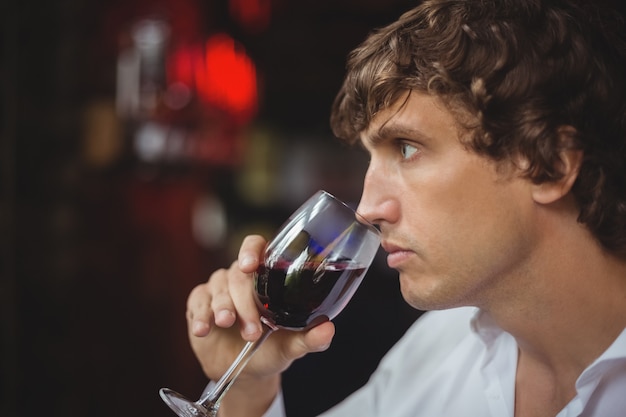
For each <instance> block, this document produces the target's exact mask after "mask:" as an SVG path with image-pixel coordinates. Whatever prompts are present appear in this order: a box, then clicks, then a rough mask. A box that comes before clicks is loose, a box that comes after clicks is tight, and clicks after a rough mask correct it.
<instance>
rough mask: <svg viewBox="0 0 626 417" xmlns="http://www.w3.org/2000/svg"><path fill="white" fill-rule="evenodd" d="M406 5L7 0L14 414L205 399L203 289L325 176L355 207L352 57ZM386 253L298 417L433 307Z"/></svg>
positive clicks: (143, 411) (5, 204) (0, 382)
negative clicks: (414, 303)
mask: <svg viewBox="0 0 626 417" xmlns="http://www.w3.org/2000/svg"><path fill="white" fill-rule="evenodd" d="M415 3H416V2H415V1H406V0H394V1H391V0H387V1H378V0H323V1H322V0H318V1H308V2H306V1H295V0H292V1H288V0H202V1H201V0H55V1H18V0H3V1H2V3H1V11H0V19H1V22H2V23H1V25H0V28H1V29H0V30H1V31H2V32H1V33H2V36H1V37H0V39H1V44H0V82H1V98H2V101H1V105H2V110H1V113H0V128H1V130H0V135H1V136H0V140H1V142H0V145H1V148H0V158H1V159H0V245H1V246H0V249H1V252H0V274H1V280H0V309H1V311H0V318H1V331H2V333H1V345H0V347H1V350H0V415H1V416H2V417H31V416H39V415H46V416H64V417H75V416H91V417H100V416H107V417H110V416H129V417H130V416H133V417H134V416H138V415H145V416H148V415H150V416H164V417H165V416H171V415H173V414H172V413H171V412H170V411H169V409H167V407H166V406H165V405H164V404H163V403H162V402H161V400H160V398H159V397H158V394H157V391H158V389H159V388H160V387H163V386H169V387H172V388H175V389H177V390H179V391H181V392H183V393H185V394H188V395H189V396H192V397H195V396H197V395H199V393H200V392H201V390H202V389H203V387H204V385H205V384H206V379H205V377H204V376H203V375H202V373H201V371H200V368H199V366H198V364H197V362H196V360H195V359H194V357H193V354H192V352H191V349H190V348H189V346H188V341H187V336H186V325H185V320H184V312H185V301H186V297H187V294H188V293H189V291H190V290H191V289H192V288H193V287H194V286H195V285H197V284H198V283H200V282H203V281H205V280H206V279H207V278H208V276H209V274H210V273H211V271H213V270H215V269H216V268H218V267H222V266H226V265H228V264H229V263H230V261H231V260H232V259H233V257H234V256H235V253H236V250H237V248H238V245H239V242H240V240H241V237H242V236H244V235H245V234H247V233H251V232H255V233H262V234H265V235H266V236H268V237H269V236H270V235H271V234H272V232H273V230H275V228H276V227H277V226H278V225H279V223H281V222H282V220H284V218H285V216H286V215H288V214H289V213H290V212H291V211H292V210H293V209H294V208H295V207H297V206H298V205H299V204H300V203H302V202H303V201H304V200H305V199H306V198H307V197H308V196H309V195H310V194H312V193H313V192H314V191H316V190H317V189H319V188H325V189H327V190H329V191H331V192H333V193H335V194H336V195H338V196H339V197H341V198H343V199H345V200H348V201H350V202H351V203H354V204H356V203H357V202H358V198H359V194H360V190H361V179H362V175H363V172H364V170H365V163H366V160H365V155H363V154H362V153H360V151H358V150H353V149H348V148H347V147H346V146H344V145H342V144H340V143H339V142H338V141H337V140H335V139H334V138H333V137H332V134H331V132H330V131H329V128H328V116H329V108H330V105H331V102H332V100H333V98H334V95H335V93H336V91H337V89H338V88H339V85H340V83H341V79H342V76H343V68H344V64H345V58H346V55H347V53H348V52H349V51H350V50H351V49H352V48H354V47H355V46H356V45H357V44H358V43H359V42H360V41H361V40H362V39H363V38H364V36H365V35H366V33H367V32H369V31H370V30H371V29H373V28H375V27H377V26H381V25H383V24H386V23H388V22H390V21H392V20H393V19H395V18H396V17H397V16H398V15H399V14H400V13H401V12H402V11H404V10H406V9H408V8H409V7H410V6H412V5H413V4H415ZM384 264H385V263H384V260H383V259H380V260H377V262H376V263H375V265H374V266H373V267H372V270H371V272H370V273H369V274H368V277H367V278H366V281H365V283H364V285H363V286H362V287H361V289H360V290H359V291H358V292H357V295H356V298H355V299H354V301H353V302H352V303H351V304H350V305H349V307H348V308H347V310H346V311H344V313H342V315H340V316H339V317H338V318H337V320H336V323H337V327H338V329H337V336H336V340H335V343H334V344H333V346H332V348H331V349H330V350H329V351H328V352H325V353H321V354H316V355H309V356H308V357H307V358H305V359H303V360H301V361H299V362H297V363H296V364H295V365H294V366H293V367H292V368H291V369H290V370H289V371H288V372H287V373H286V375H285V378H284V389H285V393H286V402H287V408H288V410H289V414H290V415H291V416H312V415H316V414H317V413H319V412H320V411H323V410H324V409H326V408H327V407H329V406H330V405H332V404H334V403H335V402H337V401H339V400H340V399H341V398H343V397H344V396H345V395H347V393H349V392H350V391H352V390H354V389H355V388H357V387H358V386H359V385H361V384H363V383H364V382H365V381H366V380H367V377H368V376H369V374H370V373H371V371H372V370H373V369H374V367H375V366H376V364H377V363H378V360H379V358H380V357H381V355H382V354H383V353H384V352H385V351H386V350H387V349H388V347H389V346H390V345H391V344H392V343H393V342H394V341H395V340H396V339H397V338H398V337H399V336H400V335H401V334H402V332H403V331H404V329H406V327H407V326H408V325H409V324H410V323H411V322H412V321H413V320H414V319H415V317H417V315H418V314H419V313H417V312H414V311H412V310H411V309H410V308H409V307H407V306H406V304H404V301H403V300H402V299H401V297H400V294H399V292H398V283H397V280H396V278H395V275H394V274H393V273H392V272H390V271H389V270H387V269H386V267H385V265H384Z"/></svg>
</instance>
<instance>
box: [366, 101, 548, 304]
mask: <svg viewBox="0 0 626 417" xmlns="http://www.w3.org/2000/svg"><path fill="white" fill-rule="evenodd" d="M460 135H461V131H460V130H459V129H458V128H457V123H456V120H455V118H454V116H453V115H452V114H451V113H450V112H449V111H448V110H446V109H445V107H444V105H443V104H442V103H441V101H439V100H438V99H436V98H435V97H432V96H429V95H425V94H419V93H415V92H412V93H411V94H410V95H409V97H408V100H407V101H406V103H400V104H396V105H395V106H392V107H391V108H388V109H386V110H384V111H382V112H380V113H379V114H378V115H376V117H375V118H374V120H373V121H372V123H371V125H370V126H369V127H368V128H367V130H366V131H364V132H363V133H362V135H361V141H362V143H363V145H364V147H365V148H366V150H367V151H368V152H369V154H370V157H371V160H370V165H369V167H368V170H367V174H366V176H365V182H364V190H363V196H362V199H361V203H360V205H359V209H358V210H359V212H360V213H361V214H363V215H364V216H365V217H366V218H367V219H368V220H370V221H371V222H373V223H376V224H378V225H379V226H380V228H381V231H382V234H383V247H384V249H385V250H386V251H387V252H389V255H388V258H387V261H388V264H389V266H390V267H391V268H394V269H396V270H398V271H399V273H400V286H401V290H402V294H403V296H404V298H405V299H406V300H407V301H408V302H409V303H410V304H411V305H413V306H414V307H416V308H419V309H424V310H428V309H440V308H450V307H455V306H460V305H477V306H480V307H483V308H488V307H489V305H490V303H492V302H494V301H504V300H505V299H506V297H510V296H514V294H515V288H516V287H515V286H516V283H518V282H520V280H518V279H517V278H519V277H520V276H521V274H526V271H527V270H528V267H529V264H530V263H531V260H530V257H531V256H530V255H531V249H532V245H533V235H534V230H536V227H537V226H536V224H535V223H536V221H535V220H536V219H534V218H533V216H534V209H533V207H534V202H533V200H532V196H531V184H530V182H528V181H527V180H524V179H522V178H520V177H519V176H518V175H516V172H515V171H514V170H512V169H509V170H506V169H498V168H497V166H496V164H495V163H494V162H492V161H490V160H488V159H487V158H485V157H481V156H479V155H477V154H476V153H474V152H472V151H471V150H468V149H467V148H465V147H464V146H463V144H462V142H461V137H460ZM517 285H519V284H517Z"/></svg>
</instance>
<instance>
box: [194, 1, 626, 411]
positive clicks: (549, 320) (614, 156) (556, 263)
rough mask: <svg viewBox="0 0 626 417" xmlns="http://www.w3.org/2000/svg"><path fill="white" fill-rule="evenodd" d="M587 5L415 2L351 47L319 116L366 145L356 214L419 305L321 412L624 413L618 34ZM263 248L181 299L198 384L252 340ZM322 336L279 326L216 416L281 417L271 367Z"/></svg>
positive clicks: (623, 163) (622, 86) (625, 282)
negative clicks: (371, 365) (346, 391)
mask: <svg viewBox="0 0 626 417" xmlns="http://www.w3.org/2000/svg"><path fill="white" fill-rule="evenodd" d="M592 3H596V2H589V1H582V0H581V1H576V0H570V1H567V0H552V1H549V0H545V1H542V0H508V1H507V0H467V1H464V0H432V1H425V2H424V3H423V4H421V5H420V6H418V7H416V8H415V9H414V10H412V11H409V12H408V13H406V14H405V15H403V16H402V17H401V18H400V19H399V20H398V21H397V22H395V23H393V24H391V25H390V26H388V27H386V28H383V29H381V30H379V31H376V32H375V33H373V34H372V35H370V37H369V38H368V39H367V40H366V41H365V42H364V43H363V44H362V45H361V46H360V47H358V48H357V49H356V50H355V51H354V52H353V53H352V55H351V56H350V60H349V64H348V72H347V76H346V79H345V82H344V85H343V87H342V89H341V91H340V92H339V95H338V97H337V99H336V101H335V104H334V107H333V113H332V118H331V123H332V126H333V129H334V132H335V133H336V135H337V136H338V137H341V138H343V139H345V140H347V141H350V142H359V143H360V144H362V145H363V147H365V149H366V150H367V151H368V153H369V154H370V158H371V160H370V165H369V167H368V171H367V174H366V176H365V181H364V191H363V196H362V199H361V202H360V205H359V208H358V211H359V212H360V213H361V214H362V215H363V216H365V217H366V218H367V219H368V220H370V221H371V222H372V223H375V224H377V225H378V226H379V227H380V229H381V232H382V235H383V243H382V246H383V248H384V249H385V250H386V251H387V252H388V253H389V254H388V258H387V262H388V264H389V266H390V267H392V268H394V269H396V270H397V271H398V272H399V280H400V286H401V291H402V295H403V297H404V298H405V299H406V300H407V301H408V302H409V303H410V304H411V305H412V306H414V307H415V308H418V309H423V310H432V311H430V312H429V313H426V314H425V315H424V316H423V317H422V318H420V319H419V320H418V321H417V323H416V324H415V325H414V326H413V327H412V328H411V329H409V331H408V332H407V334H406V335H405V336H404V337H403V338H402V339H401V340H400V341H399V342H398V344H397V345H396V346H395V347H394V348H392V350H391V351H390V352H389V353H388V355H387V356H386V357H385V358H384V359H383V361H382V362H381V364H380V366H379V368H378V370H377V371H376V372H375V374H374V375H373V376H372V378H371V380H370V382H369V383H368V384H366V385H365V386H364V387H363V388H362V389H361V390H359V391H357V392H356V393H355V394H353V395H352V396H351V397H349V398H348V399H347V400H346V401H344V402H343V403H342V404H340V405H339V406H337V407H335V408H334V409H332V410H330V411H329V412H328V413H327V414H325V415H327V416H328V417H331V416H332V417H339V416H341V417H354V416H360V417H363V416H394V417H399V416H428V417H434V416H446V417H450V416H493V417H501V416H516V417H526V416H556V415H558V416H559V417H564V416H579V415H582V416H596V417H599V416H602V417H617V416H623V415H625V414H624V413H626V411H625V410H626V395H625V393H626V330H625V329H626V97H625V95H626V83H625V74H626V65H625V61H626V52H625V51H626V48H625V46H624V45H625V34H624V29H623V27H622V26H621V25H620V24H619V22H618V21H617V19H613V17H614V13H611V12H604V11H602V10H599V9H596V8H595V5H594V4H592ZM264 245H265V240H264V239H262V238H261V237H259V236H250V237H248V238H246V239H245V240H244V242H243V244H242V247H241V249H240V254H239V259H238V261H237V262H235V263H233V265H232V266H231V268H230V269H228V270H220V271H217V272H215V273H214V274H213V275H212V277H211V278H210V279H209V281H208V283H207V284H204V285H201V286H198V287H197V288H195V289H194V291H192V293H191V294H190V297H189V302H188V313H187V317H188V324H189V328H190V338H191V343H192V346H193V348H194V350H195V352H196V354H197V356H198V358H199V360H200V362H201V363H202V366H203V369H204V371H205V373H206V375H207V376H208V377H209V378H211V379H214V380H215V379H217V378H218V377H219V376H220V375H221V374H222V372H223V371H224V369H225V368H226V367H227V365H228V364H229V363H230V361H232V359H233V357H234V355H235V354H236V353H237V352H238V351H239V348H240V346H241V344H242V339H245V340H254V339H255V338H257V337H258V336H259V335H260V333H261V324H260V322H259V319H258V312H257V310H256V307H255V303H254V298H253V297H254V295H253V290H252V278H251V277H252V275H251V274H252V273H253V272H254V271H255V269H256V268H257V266H258V263H259V259H260V254H261V253H262V250H263V247H264ZM375 331H376V330H375V329H372V332H373V333H375ZM333 333H334V327H333V325H332V323H330V322H327V323H323V324H321V325H319V326H317V327H315V328H313V329H310V330H308V331H306V332H286V331H281V332H277V333H276V334H274V335H273V336H272V337H271V338H270V339H269V340H268V341H267V342H266V343H265V345H264V346H263V348H262V349H261V350H260V351H259V352H258V353H257V354H256V356H255V357H254V358H253V360H252V361H251V362H250V364H249V365H248V366H247V368H246V369H245V370H244V372H243V374H242V375H241V376H240V377H239V380H238V381H237V383H236V384H235V385H234V386H233V387H232V388H231V390H230V392H229V394H228V395H227V397H226V399H225V400H224V402H223V404H222V408H221V410H220V415H221V416H223V417H232V416H261V415H264V413H266V414H265V415H267V416H270V415H280V412H281V410H280V408H281V407H280V372H282V371H283V370H284V369H286V368H287V367H288V366H289V365H290V363H291V362H292V361H293V360H295V359H296V358H299V357H301V356H303V355H305V354H307V353H309V352H315V351H321V350H324V349H326V348H327V347H328V346H329V344H330V342H331V340H332V337H333ZM366 339H367V337H366V336H364V343H365V341H366ZM330 377H332V376H329V378H330ZM272 413H278V414H272Z"/></svg>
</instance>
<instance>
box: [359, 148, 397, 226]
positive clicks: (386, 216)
mask: <svg viewBox="0 0 626 417" xmlns="http://www.w3.org/2000/svg"><path fill="white" fill-rule="evenodd" d="M389 174H390V173H389V172H387V171H386V170H385V169H384V167H383V166H381V165H378V164H376V163H375V162H374V161H373V160H372V161H370V164H369V166H368V168H367V172H366V173H365V178H364V180H363V194H362V195H361V201H360V202H359V206H358V207H357V212H358V213H359V214H360V215H361V216H363V217H364V218H365V219H366V220H367V221H369V222H370V223H372V224H375V225H378V226H381V225H383V224H384V223H395V222H396V221H398V219H399V216H400V210H399V207H400V205H399V201H398V194H397V192H394V190H397V187H395V186H394V183H393V176H391V175H389Z"/></svg>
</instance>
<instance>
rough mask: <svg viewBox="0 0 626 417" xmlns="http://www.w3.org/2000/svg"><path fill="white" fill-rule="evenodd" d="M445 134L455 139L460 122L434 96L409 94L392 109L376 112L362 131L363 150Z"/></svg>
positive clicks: (390, 107) (392, 106)
mask: <svg viewBox="0 0 626 417" xmlns="http://www.w3.org/2000/svg"><path fill="white" fill-rule="evenodd" d="M442 133H445V134H446V136H450V134H453V136H454V137H457V138H458V134H459V122H458V119H457V117H456V116H455V114H453V113H452V112H451V111H450V110H449V109H448V108H447V106H446V105H445V104H444V102H443V101H442V100H441V99H440V98H439V97H437V96H434V95H429V94H425V93H418V92H414V91H413V92H409V93H407V94H406V95H404V96H403V97H402V98H401V99H400V100H397V101H396V102H395V103H394V104H392V105H391V106H389V107H387V108H385V109H383V110H381V111H380V112H378V113H377V114H376V115H375V116H374V117H373V118H372V121H371V122H370V124H369V126H368V127H367V128H366V129H365V130H363V131H362V132H361V135H360V139H361V142H362V144H363V145H364V146H365V147H369V146H376V145H377V144H379V143H381V142H383V141H385V140H388V139H390V138H398V137H400V138H415V139H420V138H428V137H433V136H437V135H439V134H442Z"/></svg>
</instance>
